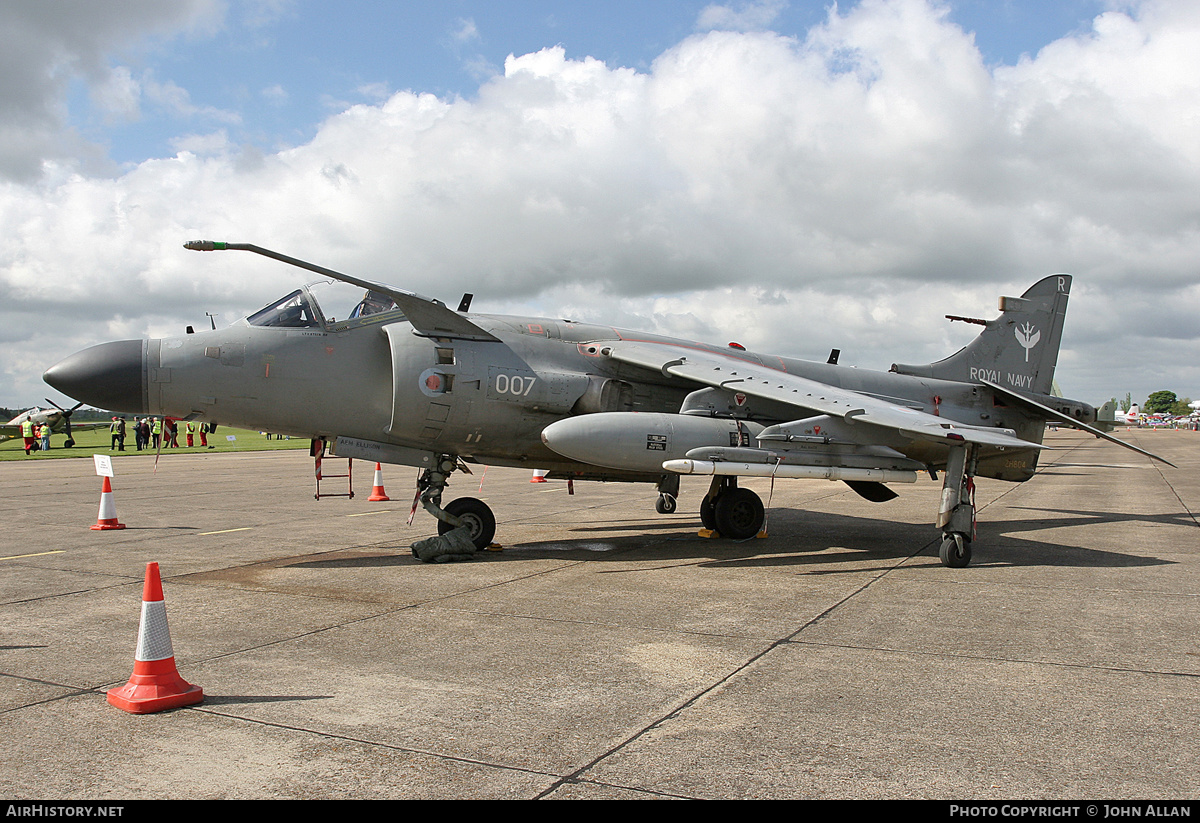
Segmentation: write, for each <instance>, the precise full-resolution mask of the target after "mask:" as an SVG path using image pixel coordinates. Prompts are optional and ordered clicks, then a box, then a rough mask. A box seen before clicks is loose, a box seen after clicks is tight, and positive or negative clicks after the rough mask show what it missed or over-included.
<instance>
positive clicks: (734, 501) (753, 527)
mask: <svg viewBox="0 0 1200 823" xmlns="http://www.w3.org/2000/svg"><path fill="white" fill-rule="evenodd" d="M713 514H714V515H715V519H716V523H717V531H718V532H719V533H720V535H721V536H722V537H728V538H730V539H731V540H745V539H746V538H749V537H754V535H756V534H758V533H759V532H760V531H762V527H763V523H764V522H765V521H766V510H765V509H764V508H763V503H762V499H761V498H760V497H759V496H758V495H757V494H755V493H754V492H752V491H751V490H750V489H742V488H737V489H726V490H725V491H723V492H721V495H720V496H719V497H718V498H717V502H716V505H715V506H714V511H713Z"/></svg>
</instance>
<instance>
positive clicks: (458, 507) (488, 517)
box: [438, 497, 496, 550]
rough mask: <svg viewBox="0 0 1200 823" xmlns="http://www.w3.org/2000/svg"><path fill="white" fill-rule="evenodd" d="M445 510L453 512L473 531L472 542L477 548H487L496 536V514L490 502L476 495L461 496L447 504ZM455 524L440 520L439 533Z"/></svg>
mask: <svg viewBox="0 0 1200 823" xmlns="http://www.w3.org/2000/svg"><path fill="white" fill-rule="evenodd" d="M445 512H446V513H447V514H452V515H454V516H455V517H457V518H458V519H459V520H461V521H463V524H464V525H465V526H466V527H467V529H468V530H470V532H471V542H472V543H474V544H475V548H476V549H481V550H482V549H486V548H487V547H488V546H490V545H491V544H492V538H493V537H495V536H496V516H495V515H494V514H492V510H491V509H490V508H488V504H487V503H484V502H483V501H482V500H477V499H476V498H474V497H459V498H457V499H456V500H451V501H450V502H449V503H447V504H446V507H445ZM453 528H454V526H452V525H450V524H449V523H447V522H446V521H445V520H439V521H438V534H445V533H446V532H448V531H450V530H451V529H453Z"/></svg>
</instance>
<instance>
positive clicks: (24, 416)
mask: <svg viewBox="0 0 1200 823" xmlns="http://www.w3.org/2000/svg"><path fill="white" fill-rule="evenodd" d="M46 402H47V403H49V404H50V405H52V406H54V409H53V410H49V409H39V408H38V407H37V406H34V407H33V408H32V409H29V410H28V411H24V412H21V413H20V414H18V415H17V416H16V417H14V418H13V419H12V420H9V421H8V422H7V423H3V424H0V443H3V442H5V441H6V440H12V439H14V438H17V437H20V436H21V424H22V423H24V422H25V421H26V420H32V421H33V423H34V424H36V425H40V424H43V423H45V424H48V425H49V426H50V431H51V433H52V434H65V435H66V436H67V440H66V442H65V443H63V447H64V448H68V449H69V448H71V447H72V446H74V445H75V440H74V438H72V437H71V430H72V426H71V415H72V414H73V413H74V412H75V411H76V410H77V409H78V408H79V407H80V406H82V405H83V403H76V404H75V405H74V406H72V407H71V408H69V409H64V408H62V407H61V406H59V405H58V404H57V403H55V402H54V401H53V400H46ZM107 425H108V423H84V424H81V427H82V428H84V429H95V428H99V427H101V426H107ZM79 427H80V426H76V427H75V428H79Z"/></svg>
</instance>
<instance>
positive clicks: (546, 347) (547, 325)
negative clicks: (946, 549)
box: [47, 313, 1044, 480]
mask: <svg viewBox="0 0 1200 823" xmlns="http://www.w3.org/2000/svg"><path fill="white" fill-rule="evenodd" d="M469 319H470V320H471V322H472V323H474V324H475V325H476V326H478V327H480V328H482V329H485V330H486V331H488V332H490V333H491V334H492V335H493V336H494V337H495V338H496V339H497V340H496V341H481V340H463V339H452V338H431V337H428V336H422V335H419V334H414V332H413V329H412V327H411V326H410V325H409V324H408V323H407V322H406V321H405V320H404V319H403V318H402V316H400V315H399V314H398V313H392V315H391V316H390V317H389V316H388V314H386V313H385V314H381V315H373V316H367V317H361V318H357V319H354V320H351V321H343V322H341V323H316V322H312V323H310V324H309V325H306V326H282V325H257V324H255V323H254V322H252V321H253V320H254V316H252V317H251V318H250V319H248V320H243V321H240V322H238V323H236V324H234V325H232V326H230V327H228V328H225V329H221V330H216V331H206V332H198V333H195V334H187V335H183V336H180V337H167V338H158V339H149V340H145V341H136V342H135V341H121V342H120V343H119V344H106V345H107V346H109V347H113V348H112V349H111V350H112V351H114V352H115V351H118V350H119V351H120V352H121V355H120V357H121V358H123V360H124V361H125V365H124V370H123V371H122V372H121V373H122V375H124V376H123V377H122V379H121V380H114V381H110V385H111V384H115V383H120V384H122V385H123V386H124V387H125V390H124V392H123V393H124V394H125V395H127V396H126V397H123V398H122V399H121V402H120V403H118V402H116V401H117V398H116V397H106V398H103V400H108V401H109V402H108V403H107V404H105V403H103V402H100V403H98V404H99V405H108V406H109V407H111V408H114V409H115V410H119V411H128V412H134V413H137V414H155V415H168V416H172V417H190V418H192V419H199V420H205V421H210V422H214V423H220V424H224V425H229V426H234V427H242V428H254V429H259V430H265V431H271V432H277V433H283V434H290V435H293V436H300V437H313V438H316V437H324V438H327V439H330V440H332V439H333V438H336V437H338V436H342V437H351V438H360V439H362V440H365V441H371V442H381V443H387V444H391V445H394V446H399V447H404V448H408V449H414V450H421V451H424V452H436V453H443V454H453V455H459V456H462V457H463V458H465V459H468V460H473V461H477V462H481V463H491V464H495V465H511V466H530V467H537V468H546V469H551V470H560V471H569V472H575V473H577V474H579V475H581V476H606V477H616V476H617V475H618V474H619V473H614V472H611V471H607V472H606V471H601V472H596V471H595V470H594V467H590V466H588V465H586V464H579V463H575V462H573V461H570V460H568V459H566V458H564V457H562V456H561V455H559V454H556V453H555V452H553V451H551V450H549V449H547V448H546V446H545V445H543V443H542V441H541V438H540V435H541V432H542V430H543V429H544V428H545V427H546V426H547V425H549V424H550V423H553V422H555V421H557V420H561V419H563V418H565V417H568V416H573V415H579V414H588V413H595V412H660V413H666V414H674V413H678V412H679V411H680V408H681V405H682V404H683V403H684V400H685V398H686V397H687V396H688V395H689V394H690V393H692V392H693V391H695V390H696V388H697V387H696V386H695V385H692V384H690V383H687V382H685V381H682V380H679V379H676V378H673V377H670V376H666V375H663V374H656V373H654V372H650V371H648V370H646V369H642V368H638V367H635V366H630V365H627V364H621V363H618V362H616V361H613V360H610V359H608V358H606V357H604V356H603V355H602V349H603V344H604V343H605V342H610V341H637V342H642V343H648V344H656V343H657V344H663V345H669V346H672V347H685V348H691V349H695V350H697V351H702V352H706V353H710V354H719V355H720V356H722V357H725V358H731V359H733V360H735V361H744V362H746V363H748V364H754V365H757V366H762V367H765V368H768V369H773V370H777V371H781V372H786V373H789V374H795V375H800V376H802V377H805V378H809V379H812V380H816V381H819V382H822V383H825V384H829V385H831V386H836V387H838V388H842V389H847V390H851V391H855V392H860V393H864V394H867V395H871V396H874V397H877V398H880V399H883V400H886V401H888V402H890V403H894V404H897V405H902V406H905V407H908V408H912V409H917V410H920V411H923V412H926V413H929V414H933V415H938V416H941V417H945V418H947V419H948V420H953V421H955V422H959V423H965V424H969V425H974V426H988V427H991V426H995V427H1001V428H1009V429H1013V430H1015V431H1016V433H1017V435H1018V436H1019V437H1021V438H1022V439H1024V440H1027V441H1029V442H1033V443H1040V442H1041V439H1042V430H1043V427H1044V421H1043V420H1041V419H1040V418H1034V417H1031V416H1030V415H1028V414H1026V413H1024V412H1022V411H1021V410H1018V409H1016V408H1011V407H1007V406H1005V405H1002V404H1000V403H998V402H997V401H996V400H995V398H994V397H993V394H992V393H991V391H990V390H988V389H987V388H986V387H985V386H982V385H977V384H970V383H960V382H954V381H946V380H938V379H933V378H926V377H914V376H911V375H904V374H895V373H891V372H881V371H872V370H868V369H858V368H852V367H847V366H839V365H832V364H828V363H817V362H811V361H805V360H798V359H792V358H784V357H777V356H774V355H761V354H756V353H754V352H749V351H745V350H743V349H740V348H734V347H725V346H714V345H707V344H702V343H695V342H691V341H686V340H678V339H672V338H667V337H662V336H657V335H650V334H645V333H639V332H633V331H628V330H622V329H616V328H613V327H610V326H602V325H594V324H586V323H576V322H572V321H568V320H552V319H547V318H532V317H510V316H504V317H501V316H490V315H470V316H469ZM137 342H140V351H139V350H138V347H137ZM121 346H123V347H124V348H120V347H121ZM100 348H102V347H96V349H100ZM91 351H94V350H87V351H86V352H81V353H80V354H79V355H75V356H74V357H81V356H83V355H86V354H87V353H88V352H91ZM135 360H136V361H140V362H136V363H135V362H134V361H135ZM70 361H71V358H68V360H67V361H64V362H63V364H60V365H59V366H56V367H55V369H58V370H59V372H60V375H61V373H62V372H63V371H70V368H67V369H65V370H64V369H62V368H60V367H62V366H64V365H67V364H69V363H70ZM133 368H136V369H137V371H138V372H140V380H134V379H132V378H131V377H130V376H129V374H128V372H129V371H131V370H132V369H133ZM109 370H110V371H115V370H116V366H115V364H109ZM53 372H54V370H51V373H48V375H47V379H48V380H49V381H51V382H52V383H53V382H54V381H53V377H54V375H53ZM135 386H136V388H135ZM64 391H67V389H66V388H64ZM67 393H71V392H70V391H68V392H67ZM75 396H77V397H80V396H81V395H79V394H76V395H75ZM83 399H87V400H88V401H89V402H93V403H96V402H97V401H96V400H93V399H91V398H87V397H84V398H83ZM738 416H744V417H746V418H748V419H752V420H756V421H757V422H761V423H763V424H764V425H766V424H771V423H782V422H787V421H790V420H794V419H796V417H797V410H796V409H795V408H794V407H792V406H787V405H772V404H771V403H769V402H761V401H759V402H750V403H748V404H747V405H746V407H745V408H744V409H742V410H741V411H740V412H739V415H738ZM889 445H891V446H892V447H894V448H896V449H897V450H898V451H900V452H901V453H903V454H904V455H905V456H907V457H909V458H911V459H914V460H917V461H919V462H921V463H922V464H925V465H927V466H929V467H930V468H936V467H939V466H940V465H942V464H943V463H944V461H945V449H944V448H941V447H939V446H938V445H937V444H934V443H930V442H927V441H919V440H909V439H906V438H902V437H897V438H896V440H895V442H894V443H890V444H889ZM1035 465H1036V451H1034V450H1029V451H1026V452H1023V453H1015V452H1013V451H1011V450H1010V451H1008V452H1006V453H1004V454H1003V455H993V456H989V455H987V454H986V453H985V454H984V456H983V457H982V459H981V461H980V470H979V473H980V474H984V475H987V476H994V477H1000V478H1002V479H1009V480H1024V479H1027V478H1028V477H1029V476H1031V475H1032V472H1033V469H1034V467H1035ZM618 479H620V478H618ZM624 479H651V478H650V477H648V476H647V477H629V478H624Z"/></svg>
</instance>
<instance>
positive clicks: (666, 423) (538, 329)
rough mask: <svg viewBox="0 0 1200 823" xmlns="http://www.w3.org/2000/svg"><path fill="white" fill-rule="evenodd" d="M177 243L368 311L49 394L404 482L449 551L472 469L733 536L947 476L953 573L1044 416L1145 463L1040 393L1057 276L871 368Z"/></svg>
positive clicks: (266, 325) (285, 302)
mask: <svg viewBox="0 0 1200 823" xmlns="http://www.w3.org/2000/svg"><path fill="white" fill-rule="evenodd" d="M186 248H189V249H192V250H196V251H214V250H227V249H237V250H245V251H252V252H256V253H258V254H262V255H265V256H267V257H271V258H273V259H276V260H279V261H282V262H286V263H289V264H292V265H296V266H299V267H301V268H304V269H306V270H309V271H312V272H316V273H317V274H320V275H321V276H323V277H325V278H330V279H332V280H335V281H341V282H342V283H348V284H351V285H352V286H355V287H357V288H358V289H365V290H366V295H365V296H364V297H363V298H362V300H361V302H360V303H359V304H358V305H357V306H354V307H353V308H352V309H350V310H349V311H346V312H343V311H341V310H340V309H339V310H334V309H332V308H331V307H330V305H329V304H327V303H326V304H322V302H320V301H318V299H317V296H316V294H317V290H316V288H315V287H304V288H301V289H298V290H296V291H295V292H293V293H291V294H289V295H287V296H285V297H283V298H281V299H279V300H277V301H275V302H274V303H272V304H271V305H269V306H267V307H265V308H263V309H262V310H260V311H258V312H256V313H255V314H253V315H251V316H250V317H248V318H246V319H245V320H243V321H240V322H238V323H235V324H234V325H232V326H230V327H229V328H226V329H221V330H215V331H204V332H200V333H193V334H187V335H184V336H181V337H171V338H162V339H150V340H121V341H116V342H112V343H104V344H101V345H99V346H93V347H92V348H89V349H85V350H83V351H81V352H78V353H76V354H74V355H71V356H70V357H68V358H66V359H65V360H63V361H62V362H60V363H58V364H56V365H54V366H52V367H51V368H50V369H49V370H48V371H47V372H46V374H45V380H46V382H48V383H49V384H50V385H52V386H54V387H55V388H57V389H58V390H60V391H62V392H64V393H66V394H68V395H70V396H72V397H76V398H78V399H81V400H84V401H86V402H88V403H91V404H92V405H95V406H99V407H102V408H108V409H116V410H120V411H126V412H133V413H137V414H156V415H172V416H176V417H181V418H185V419H203V420H206V421H209V422H214V423H221V424H225V425H232V426H239V427H245V428H256V429H262V430H267V431H273V432H283V433H287V434H291V435H294V436H302V437H311V438H313V440H314V453H315V454H318V455H319V454H321V453H322V452H323V451H324V450H325V449H326V448H329V449H330V450H331V451H332V452H333V453H335V454H337V455H338V456H342V457H352V458H361V459H366V460H373V461H380V462H390V463H399V464H407V465H413V466H418V467H420V468H422V469H424V471H423V472H422V474H421V475H420V478H419V480H418V483H417V485H418V489H419V492H420V500H421V503H422V505H423V506H424V507H425V509H426V510H427V511H429V512H430V513H431V514H433V515H434V516H435V517H437V518H438V520H439V521H440V522H439V532H441V533H443V535H444V539H445V541H446V543H445V545H444V546H443V547H442V548H443V549H444V550H445V551H446V552H451V551H455V550H456V548H455V546H454V545H453V544H454V543H455V541H456V540H457V542H458V543H461V542H463V540H466V542H467V545H468V546H470V547H472V548H474V547H479V548H482V547H484V546H486V545H488V544H489V543H490V541H491V539H492V537H493V535H494V532H495V518H494V516H493V514H492V512H491V510H490V509H489V508H488V506H487V505H486V504H485V503H483V502H482V501H480V500H477V499H475V498H470V497H463V498H458V499H456V500H453V501H451V502H450V503H448V504H447V505H446V506H444V507H443V506H442V504H441V500H442V495H443V492H444V491H445V489H446V486H447V481H448V479H449V478H450V476H451V475H452V474H453V473H454V472H455V471H462V470H467V471H469V468H468V467H469V465H470V464H472V463H475V464H492V465H505V466H522V467H528V468H534V467H536V468H539V469H546V470H549V472H550V476H551V477H568V478H576V479H592V480H618V481H641V482H652V483H655V484H656V485H657V488H658V491H659V501H658V506H657V508H658V509H659V511H662V512H668V511H673V510H674V509H675V506H676V498H677V496H678V494H679V478H680V477H681V476H682V475H684V474H699V475H703V476H706V477H709V478H710V482H709V486H708V491H707V493H706V494H705V495H704V496H703V498H702V500H701V501H700V503H699V509H700V516H701V519H702V521H703V523H704V525H705V527H706V528H707V529H709V530H711V531H712V532H714V533H717V534H719V535H721V536H724V537H729V538H734V539H743V538H749V537H753V536H754V535H756V534H757V533H759V532H760V530H761V529H762V527H763V523H764V519H765V513H764V508H763V504H762V501H761V499H760V498H759V497H758V495H757V494H755V493H754V492H753V491H751V490H749V489H746V488H744V487H739V486H738V478H739V477H746V476H751V477H772V478H773V477H780V478H783V477H820V478H826V479H830V480H842V481H845V482H846V483H847V484H848V485H849V486H850V487H851V488H853V489H854V490H855V491H856V492H857V493H859V494H860V495H862V496H863V497H865V498H867V499H869V500H872V501H884V500H889V499H891V498H893V497H895V496H896V493H895V492H894V491H893V490H892V489H891V488H890V487H889V486H888V485H887V484H894V483H911V482H915V481H916V478H917V473H918V472H922V471H924V472H928V473H929V474H930V475H931V476H933V477H934V478H936V477H937V475H938V472H941V473H943V487H942V495H941V502H940V505H939V509H938V512H937V518H936V523H937V527H938V528H939V529H941V531H942V534H943V539H942V544H941V552H940V554H941V559H942V562H943V563H944V564H946V565H948V566H955V567H961V566H965V565H967V563H968V562H969V561H970V557H971V542H972V540H973V539H974V536H975V506H974V477H976V476H984V477H993V478H998V479H1001V480H1009V481H1016V482H1020V481H1024V480H1028V479H1029V478H1030V477H1032V476H1033V474H1034V472H1035V470H1036V467H1037V460H1038V452H1039V450H1040V449H1041V448H1042V445H1041V442H1042V437H1043V434H1044V431H1045V424H1046V422H1047V421H1057V422H1059V423H1063V424H1066V425H1071V426H1075V427H1077V428H1081V429H1085V430H1087V431H1090V432H1092V433H1093V434H1095V435H1096V436H1098V437H1103V438H1106V439H1109V440H1113V442H1117V443H1120V444H1121V445H1123V446H1125V447H1126V448H1131V449H1133V450H1135V451H1138V452H1140V453H1142V454H1147V455H1149V453H1148V452H1145V451H1143V450H1141V449H1137V448H1136V447H1133V446H1130V445H1129V444H1125V443H1121V441H1119V440H1115V439H1114V438H1112V437H1111V436H1110V435H1108V434H1106V433H1104V432H1103V431H1101V430H1100V429H1098V428H1095V427H1093V426H1091V425H1090V424H1091V423H1092V422H1094V421H1095V420H1096V410H1095V409H1094V408H1093V407H1091V406H1089V405H1088V404H1086V403H1081V402H1077V401H1073V400H1066V399H1063V398H1060V397H1054V396H1052V395H1051V394H1050V391H1051V385H1052V381H1053V377H1054V367H1055V363H1056V361H1057V358H1058V350H1059V343H1060V341H1061V338H1062V331H1063V322H1064V318H1065V316H1066V307H1067V299H1068V297H1069V294H1070V286H1071V277H1070V275H1053V276H1051V277H1047V278H1044V279H1043V280H1041V281H1039V282H1038V283H1036V284H1034V285H1033V286H1032V287H1030V288H1029V289H1028V290H1027V291H1026V292H1025V293H1024V295H1022V296H1021V297H1020V298H1013V297H1003V298H1001V299H1000V312H1001V315H1000V317H999V318H997V319H995V320H986V321H985V320H973V321H972V322H975V323H978V324H979V325H981V326H983V327H984V330H983V331H982V332H981V333H980V335H979V336H978V337H977V338H975V340H974V341H972V342H971V343H970V344H969V345H967V346H966V347H965V348H963V349H962V350H961V351H959V352H957V353H956V354H953V355H951V356H950V357H948V358H946V359H944V360H941V361H939V362H936V363H930V364H927V365H901V364H893V365H892V367H891V369H890V371H888V372H877V371H869V370H866V369H857V368H848V367H845V366H839V365H837V363H836V362H826V363H814V362H808V361H803V360H794V359H787V358H782V357H777V356H773V355H760V354H756V353H753V352H750V351H746V350H745V349H743V348H742V347H740V346H736V347H735V346H714V345H707V344H703V343H696V342H692V341H687V340H676V339H671V338H666V337H661V336H657V335H651V334H643V333H639V332H632V331H627V330H622V329H615V328H612V327H609V326H600V325H593V324H584V323H576V322H573V321H571V320H553V319H547V318H532V317H510V316H492V315H480V314H468V313H467V312H468V311H469V308H470V296H469V295H467V296H464V299H463V301H462V303H461V304H460V305H459V308H458V310H457V311H454V310H451V309H450V308H449V307H447V306H446V305H445V304H444V303H441V302H440V301H437V300H431V299H429V298H426V297H421V296H420V295H416V294H414V293H412V292H409V291H405V290H403V289H396V288H393V287H391V286H387V285H382V284H379V283H373V282H370V281H366V280H361V279H359V278H356V277H352V276H350V275H346V274H341V273H339V272H335V271H332V270H330V269H326V268H323V267H320V266H316V265H313V264H311V263H306V262H304V261H301V260H296V259H294V258H291V257H287V256H285V255H281V254H278V253H277V252H273V251H270V250H268V249H263V248H260V247H258V246H253V245H249V244H232V243H214V242H211V241H194V242H191V243H187V244H186ZM360 294H361V292H360ZM337 317H340V318H342V319H340V320H338V319H336V318H337ZM959 319H961V318H959ZM189 331H190V329H189ZM830 360H831V361H836V358H835V357H832V356H831V358H830ZM1149 456H1151V457H1153V455H1149ZM1156 459H1157V458H1156ZM414 551H416V549H415V548H414ZM422 556H423V557H424V555H422Z"/></svg>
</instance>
